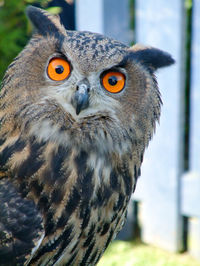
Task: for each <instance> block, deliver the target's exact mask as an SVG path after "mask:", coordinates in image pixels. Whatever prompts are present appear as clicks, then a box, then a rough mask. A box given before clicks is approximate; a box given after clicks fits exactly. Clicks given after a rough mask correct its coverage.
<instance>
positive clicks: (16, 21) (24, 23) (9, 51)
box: [0, 0, 59, 81]
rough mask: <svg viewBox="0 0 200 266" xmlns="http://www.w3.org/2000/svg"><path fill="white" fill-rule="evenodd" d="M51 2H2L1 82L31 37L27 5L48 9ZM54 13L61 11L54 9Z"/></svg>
mask: <svg viewBox="0 0 200 266" xmlns="http://www.w3.org/2000/svg"><path fill="white" fill-rule="evenodd" d="M50 1H51V0H0V81H1V79H2V77H3V75H4V73H5V70H6V68H7V67H8V65H9V64H10V63H11V61H12V60H13V58H14V57H16V56H17V54H18V53H19V52H20V51H21V50H22V48H23V47H24V45H25V44H26V42H27V40H28V37H29V35H30V32H31V30H30V24H29V22H28V20H27V19H26V15H25V8H26V6H27V5H32V4H35V3H37V5H40V6H42V7H43V8H46V7H47V5H48V3H49V2H50ZM50 11H51V12H52V13H57V12H58V11H59V10H56V9H54V8H53V9H52V8H51V10H50Z"/></svg>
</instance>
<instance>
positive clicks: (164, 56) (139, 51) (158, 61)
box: [129, 44, 175, 70]
mask: <svg viewBox="0 0 200 266" xmlns="http://www.w3.org/2000/svg"><path fill="white" fill-rule="evenodd" d="M129 51H130V52H131V54H132V56H133V58H134V59H135V60H137V61H138V62H140V63H142V64H144V65H145V66H146V67H148V68H151V69H153V70H156V69H158V68H160V67H165V66H170V65H172V64H174V63H175V61H174V59H173V58H172V56H171V55H170V54H168V53H167V52H164V51H162V50H159V49H157V48H153V47H145V46H142V45H139V44H136V45H134V46H133V47H131V48H130V49H129Z"/></svg>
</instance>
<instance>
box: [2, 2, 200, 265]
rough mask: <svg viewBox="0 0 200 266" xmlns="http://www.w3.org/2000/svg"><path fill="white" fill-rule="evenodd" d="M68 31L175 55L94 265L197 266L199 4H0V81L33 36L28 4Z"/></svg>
mask: <svg viewBox="0 0 200 266" xmlns="http://www.w3.org/2000/svg"><path fill="white" fill-rule="evenodd" d="M29 4H31V5H35V6H38V7H42V8H45V9H47V10H48V11H49V12H52V13H55V14H59V15H60V17H61V21H62V23H63V24H64V25H65V27H66V28H67V29H69V30H89V31H94V32H99V33H102V34H105V35H107V36H109V37H113V38H115V39H117V40H119V41H121V42H124V43H125V44H127V45H133V44H134V43H136V42H137V43H138V42H139V43H142V44H145V45H150V46H155V47H157V48H160V49H162V50H165V51H167V52H169V53H170V54H172V56H173V57H174V59H175V60H176V64H175V65H174V66H172V67H170V68H167V69H161V70H160V71H159V72H158V73H157V79H158V84H159V87H160V90H161V94H162V100H163V108H162V115H161V120H160V124H159V125H158V126H157V130H156V135H155V136H154V138H153V141H152V142H151V143H150V145H149V148H148V150H147V151H146V153H145V156H144V162H143V165H142V169H141V170H142V174H141V177H140V178H139V180H138V185H137V188H136V192H135V194H134V195H133V197H132V200H131V203H130V205H129V212H128V219H127V223H126V225H125V227H124V229H123V230H122V231H121V232H120V234H119V235H118V237H117V239H118V240H117V241H114V243H113V244H112V245H111V246H110V247H109V249H108V251H107V252H106V254H105V255H104V257H103V258H102V260H101V261H100V263H99V265H116V266H117V265H122V266H123V265H137V266H139V265H147V266H151V265H152V266H153V265H154V266H155V265H159V266H160V265H167V266H168V265H169V266H172V265H174V266H175V265H176V266H177V265H185V266H186V265H187V266H191V265H200V123H199V122H198V121H199V117H200V0H168V1H164V0H148V1H145V0H95V1H94V0H74V1H73V0H59V1H58V0H52V1H51V0H37V1H36V0H0V81H1V79H2V77H3V75H4V72H5V70H6V68H7V66H8V64H9V63H10V62H11V61H12V60H13V58H14V57H15V56H16V55H17V54H18V53H19V52H20V51H21V50H22V49H23V47H24V46H25V44H26V43H27V41H28V39H29V38H30V36H31V31H32V29H31V25H30V23H29V22H28V21H27V19H26V16H25V8H26V6H27V5H29Z"/></svg>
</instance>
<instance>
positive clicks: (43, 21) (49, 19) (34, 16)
mask: <svg viewBox="0 0 200 266" xmlns="http://www.w3.org/2000/svg"><path fill="white" fill-rule="evenodd" d="M26 14H27V16H28V18H29V19H30V21H31V22H32V24H33V26H34V27H35V30H36V31H37V32H38V33H39V34H41V35H44V36H46V35H51V34H58V33H62V34H65V28H64V27H63V26H62V25H61V23H60V19H59V16H56V15H52V14H50V13H48V12H47V11H45V10H43V9H41V8H37V7H34V6H28V7H27V9H26Z"/></svg>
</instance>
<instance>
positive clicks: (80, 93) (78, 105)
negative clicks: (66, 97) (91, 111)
mask: <svg viewBox="0 0 200 266" xmlns="http://www.w3.org/2000/svg"><path fill="white" fill-rule="evenodd" d="M72 105H73V106H74V108H75V110H76V114H77V115H78V114H79V113H80V112H81V111H82V110H84V109H86V108H87V107H88V106H89V86H87V85H86V84H85V83H82V84H80V85H79V86H77V91H76V92H75V94H74V97H73V98H72Z"/></svg>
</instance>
